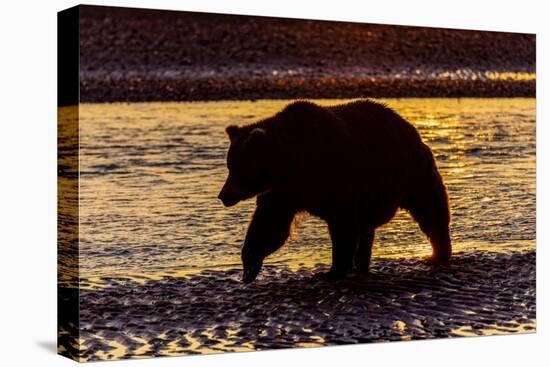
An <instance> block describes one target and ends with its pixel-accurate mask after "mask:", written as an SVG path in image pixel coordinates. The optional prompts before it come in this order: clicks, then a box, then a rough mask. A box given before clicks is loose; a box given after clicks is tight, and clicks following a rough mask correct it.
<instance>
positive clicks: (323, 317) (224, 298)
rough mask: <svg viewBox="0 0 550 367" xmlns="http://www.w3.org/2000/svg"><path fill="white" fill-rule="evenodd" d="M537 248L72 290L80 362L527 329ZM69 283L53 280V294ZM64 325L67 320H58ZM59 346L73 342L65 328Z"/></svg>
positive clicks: (531, 328) (107, 283)
mask: <svg viewBox="0 0 550 367" xmlns="http://www.w3.org/2000/svg"><path fill="white" fill-rule="evenodd" d="M535 263H536V253H535V251H524V252H518V253H493V252H476V251H472V252H461V253H456V254H455V255H454V257H453V258H452V260H451V263H450V264H449V265H446V266H440V267H430V266H428V265H426V263H425V262H424V261H423V260H419V259H374V261H373V264H372V269H371V272H370V274H369V275H368V277H367V278H357V277H352V278H348V279H345V280H341V281H337V282H324V281H320V280H316V279H315V277H313V274H315V273H318V272H320V271H326V270H328V267H327V265H322V264H318V265H317V266H315V268H313V269H300V270H297V271H291V270H289V269H288V268H285V267H282V266H273V265H271V266H266V267H264V269H263V270H262V273H261V274H260V276H259V278H258V279H257V280H256V281H255V282H254V283H251V284H248V285H245V284H243V283H242V282H241V280H240V275H241V270H240V269H229V270H219V271H218V270H216V271H215V270H209V271H204V272H202V273H200V274H197V275H192V276H189V277H185V278H175V277H171V276H166V277H163V278H162V279H160V280H150V281H147V282H145V283H143V284H142V283H135V282H133V281H132V280H129V279H125V278H117V277H109V278H104V279H102V280H101V284H100V286H101V287H100V288H97V289H81V290H80V305H81V307H80V333H73V334H72V335H79V338H80V340H82V341H83V342H82V344H81V345H80V347H81V350H80V351H78V350H72V351H69V352H70V353H73V355H74V356H75V357H77V358H78V359H79V360H80V361H86V360H88V361H91V360H99V359H118V358H136V357H138V358H143V357H152V356H168V355H182V354H202V353H220V352H227V351H245V350H248V351H252V350H264V349H276V348H293V347H303V346H322V345H339V344H357V343H372V342H384V341H399V340H417V339H433V338H453V337H461V336H476V335H497V334H515V333H525V332H535V330H536V284H535V283H536V272H535ZM67 291H70V289H69V288H60V292H62V295H64V294H65V293H64V292H67ZM62 329H64V330H70V326H68V325H62ZM62 337H63V338H68V340H67V342H68V343H64V345H78V341H76V340H73V339H71V334H70V333H62Z"/></svg>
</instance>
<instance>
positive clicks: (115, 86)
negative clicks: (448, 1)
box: [80, 6, 535, 102]
mask: <svg viewBox="0 0 550 367" xmlns="http://www.w3.org/2000/svg"><path fill="white" fill-rule="evenodd" d="M80 35H81V42H80V46H81V49H80V57H81V58H80V61H81V65H80V76H81V94H80V96H81V101H82V102H111V101H174V100H176V101H177V100H217V99H259V98H300V97H302V98H316V97H317V98H320V97H323V98H352V97H368V96H370V97H406V96H426V97H434V96H437V97H462V96H480V97H481V96H483V97H499V96H508V97H510V96H534V95H535V80H534V79H532V78H531V79H530V80H525V78H517V77H515V76H512V77H510V78H508V77H507V76H502V75H501V74H495V73H503V72H511V73H530V74H533V73H534V72H535V35H528V34H514V33H503V32H476V31H461V30H449V29H435V28H421V27H405V26H386V25H375V24H358V23H342V22H326V21H313V20H292V19H276V18H269V17H248V16H232V15H219V14H203V13H189V12H171V11H153V10H140V9H125V8H112V7H91V6H82V7H81V20H80ZM495 75H496V76H495Z"/></svg>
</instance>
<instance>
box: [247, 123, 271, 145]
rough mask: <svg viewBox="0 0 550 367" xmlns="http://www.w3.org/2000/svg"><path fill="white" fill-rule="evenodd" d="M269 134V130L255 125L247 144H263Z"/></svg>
mask: <svg viewBox="0 0 550 367" xmlns="http://www.w3.org/2000/svg"><path fill="white" fill-rule="evenodd" d="M266 136H267V131H266V130H265V129H262V128H261V127H255V128H254V129H252V130H251V131H250V133H248V138H247V139H246V143H247V144H254V145H257V144H261V143H262V142H263V141H264V140H265V137H266Z"/></svg>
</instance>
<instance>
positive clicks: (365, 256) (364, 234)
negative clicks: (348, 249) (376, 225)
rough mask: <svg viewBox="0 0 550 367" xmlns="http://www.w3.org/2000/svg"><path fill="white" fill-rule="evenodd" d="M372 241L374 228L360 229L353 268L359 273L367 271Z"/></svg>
mask: <svg viewBox="0 0 550 367" xmlns="http://www.w3.org/2000/svg"><path fill="white" fill-rule="evenodd" d="M373 242H374V229H373V228H370V227H369V228H362V229H360V231H359V240H358V243H357V250H356V252H355V258H354V263H355V270H357V272H359V273H362V274H366V273H368V271H369V265H370V258H371V254H372V243H373Z"/></svg>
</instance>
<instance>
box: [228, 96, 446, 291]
mask: <svg viewBox="0 0 550 367" xmlns="http://www.w3.org/2000/svg"><path fill="white" fill-rule="evenodd" d="M226 133H227V135H228V136H229V139H230V147H229V151H228V153H227V167H228V169H229V176H228V177H227V180H226V182H225V184H224V186H223V188H222V189H221V192H220V194H219V196H218V198H219V199H220V200H221V201H222V202H223V204H224V205H225V206H233V205H235V204H237V203H238V202H239V201H241V200H245V199H249V198H252V197H254V196H257V203H256V210H255V212H254V215H253V217H252V221H251V223H250V226H249V228H248V232H247V234H246V238H245V240H244V246H243V248H242V262H243V281H244V282H245V283H249V282H252V281H253V280H254V279H255V278H256V276H257V275H258V273H259V271H260V269H261V267H262V263H263V260H264V259H265V258H266V257H267V256H269V255H270V254H272V253H273V252H274V251H276V250H277V249H279V248H280V247H281V246H282V245H283V244H284V243H285V241H286V240H287V238H288V236H289V233H290V227H291V224H292V222H293V219H294V216H295V215H296V214H297V213H299V212H307V213H310V214H312V215H314V216H317V217H319V218H321V219H323V220H324V221H326V223H327V224H328V231H329V234H330V238H331V241H332V267H331V268H330V271H329V272H328V273H327V274H325V276H324V277H326V278H328V279H338V278H341V277H344V276H346V275H347V274H349V273H351V272H360V273H365V272H367V271H368V267H369V263H370V258H371V249H372V243H373V240H374V233H375V229H376V228H377V227H379V226H381V225H383V224H385V223H387V222H388V221H389V220H390V219H392V217H393V216H394V215H395V213H396V211H397V209H398V208H403V209H405V210H407V211H408V212H409V213H410V214H411V215H412V217H413V218H414V219H415V220H416V221H417V222H418V224H419V225H420V228H421V230H422V231H423V232H424V233H425V234H426V235H427V237H428V238H429V240H430V243H431V245H432V248H433V253H432V256H431V257H430V258H429V259H428V261H429V262H430V263H445V262H447V261H448V260H449V258H450V257H451V240H450V236H449V222H450V213H449V203H448V197H447V191H446V188H445V185H444V183H443V180H442V178H441V175H440V174H439V172H438V170H437V166H436V163H435V160H434V157H433V154H432V152H431V150H430V148H429V147H428V146H427V145H426V144H424V143H423V142H422V139H421V138H420V135H419V133H418V131H417V130H416V129H415V128H414V126H413V125H411V124H410V123H409V122H407V121H405V120H404V119H403V118H402V117H401V116H399V115H398V114H397V113H396V112H394V111H393V110H392V109H390V108H388V107H387V106H386V105H384V104H381V103H377V102H374V101H371V100H368V99H367V100H358V101H355V102H350V103H347V104H342V105H337V106H331V107H321V106H319V105H317V104H314V103H312V102H308V101H297V102H293V103H291V104H289V105H288V106H286V107H285V108H284V109H283V110H282V111H281V112H279V113H277V114H275V115H274V116H272V117H269V118H266V119H263V120H261V121H259V122H257V123H254V124H251V125H247V126H242V127H237V126H235V125H231V126H228V127H227V128H226Z"/></svg>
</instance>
